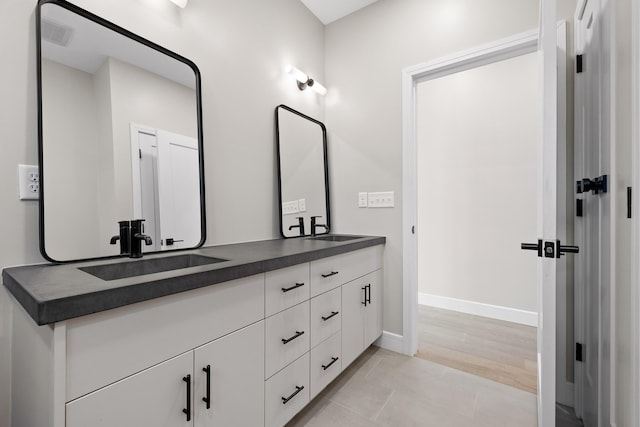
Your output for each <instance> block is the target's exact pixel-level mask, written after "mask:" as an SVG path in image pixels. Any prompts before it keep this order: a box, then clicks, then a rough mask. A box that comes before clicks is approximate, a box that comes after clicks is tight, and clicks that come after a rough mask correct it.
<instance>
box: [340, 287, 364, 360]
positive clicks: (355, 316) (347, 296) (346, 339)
mask: <svg viewBox="0 0 640 427" xmlns="http://www.w3.org/2000/svg"><path fill="white" fill-rule="evenodd" d="M365 277H366V276H365ZM366 284H367V282H365V281H364V278H360V279H356V280H354V281H351V282H349V283H347V284H345V285H343V286H342V368H343V369H344V368H346V367H347V366H349V365H350V364H351V362H353V361H354V359H355V358H356V357H358V356H359V355H360V353H362V350H364V334H363V330H364V313H363V311H364V309H365V307H364V301H365V299H364V296H365V285H366Z"/></svg>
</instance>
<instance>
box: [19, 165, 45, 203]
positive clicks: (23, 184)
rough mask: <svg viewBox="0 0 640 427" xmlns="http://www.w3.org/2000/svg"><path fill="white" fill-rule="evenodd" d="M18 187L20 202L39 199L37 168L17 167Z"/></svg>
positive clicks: (29, 166) (38, 174)
mask: <svg viewBox="0 0 640 427" xmlns="http://www.w3.org/2000/svg"><path fill="white" fill-rule="evenodd" d="M18 185H19V193H20V200H38V199H39V198H40V171H39V169H38V166H34V165H18Z"/></svg>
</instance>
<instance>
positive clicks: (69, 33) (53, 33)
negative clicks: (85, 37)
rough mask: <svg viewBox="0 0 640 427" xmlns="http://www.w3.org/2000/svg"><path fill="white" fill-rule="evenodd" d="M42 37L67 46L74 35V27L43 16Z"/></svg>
mask: <svg viewBox="0 0 640 427" xmlns="http://www.w3.org/2000/svg"><path fill="white" fill-rule="evenodd" d="M40 28H41V32H42V39H43V40H46V41H48V42H51V43H53V44H57V45H58V46H62V47H67V46H68V45H69V42H70V41H71V38H72V37H73V28H71V27H69V26H66V25H63V24H59V23H57V22H55V21H52V20H50V19H46V18H42V25H41V27H40Z"/></svg>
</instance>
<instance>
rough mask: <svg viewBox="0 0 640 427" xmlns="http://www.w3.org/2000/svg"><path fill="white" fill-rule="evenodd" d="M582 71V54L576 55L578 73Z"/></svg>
mask: <svg viewBox="0 0 640 427" xmlns="http://www.w3.org/2000/svg"><path fill="white" fill-rule="evenodd" d="M581 72H582V55H576V73H581Z"/></svg>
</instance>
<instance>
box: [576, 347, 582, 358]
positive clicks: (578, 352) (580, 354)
mask: <svg viewBox="0 0 640 427" xmlns="http://www.w3.org/2000/svg"><path fill="white" fill-rule="evenodd" d="M576 361H578V362H582V344H580V343H579V342H577V343H576Z"/></svg>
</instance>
